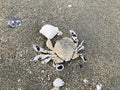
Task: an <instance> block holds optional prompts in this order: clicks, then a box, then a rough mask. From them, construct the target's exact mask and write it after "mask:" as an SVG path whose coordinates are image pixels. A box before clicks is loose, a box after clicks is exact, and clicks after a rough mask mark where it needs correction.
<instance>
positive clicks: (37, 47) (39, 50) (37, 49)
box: [33, 45, 52, 53]
mask: <svg viewBox="0 0 120 90" xmlns="http://www.w3.org/2000/svg"><path fill="white" fill-rule="evenodd" d="M33 49H34V50H35V51H36V52H41V53H52V51H48V50H45V49H43V48H41V47H39V46H37V45H33Z"/></svg>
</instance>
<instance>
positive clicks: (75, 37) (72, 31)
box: [69, 30, 78, 43]
mask: <svg viewBox="0 0 120 90" xmlns="http://www.w3.org/2000/svg"><path fill="white" fill-rule="evenodd" d="M69 32H70V34H71V35H72V39H73V41H74V43H78V38H77V34H76V32H75V31H74V30H69Z"/></svg>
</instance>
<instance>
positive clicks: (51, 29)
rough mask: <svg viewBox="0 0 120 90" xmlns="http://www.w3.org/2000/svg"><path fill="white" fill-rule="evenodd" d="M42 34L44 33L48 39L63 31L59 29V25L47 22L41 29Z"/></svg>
mask: <svg viewBox="0 0 120 90" xmlns="http://www.w3.org/2000/svg"><path fill="white" fill-rule="evenodd" d="M39 32H40V33H41V34H43V35H44V36H45V37H46V38H47V39H52V38H54V37H55V36H56V35H57V34H58V35H59V34H60V33H61V34H62V32H61V31H59V29H58V27H55V26H52V25H49V24H46V25H44V26H43V27H42V28H41V29H40V31H39Z"/></svg>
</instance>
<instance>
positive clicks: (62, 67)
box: [55, 64, 64, 71]
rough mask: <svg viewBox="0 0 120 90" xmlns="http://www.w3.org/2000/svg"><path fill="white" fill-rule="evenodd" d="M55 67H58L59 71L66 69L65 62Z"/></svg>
mask: <svg viewBox="0 0 120 90" xmlns="http://www.w3.org/2000/svg"><path fill="white" fill-rule="evenodd" d="M55 68H56V70H57V71H62V70H63V69H64V65H63V64H57V65H56V66H55Z"/></svg>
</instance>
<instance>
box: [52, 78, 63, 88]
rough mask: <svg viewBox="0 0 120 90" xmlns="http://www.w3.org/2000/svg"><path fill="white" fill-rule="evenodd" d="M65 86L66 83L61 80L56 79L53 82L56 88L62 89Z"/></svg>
mask: <svg viewBox="0 0 120 90" xmlns="http://www.w3.org/2000/svg"><path fill="white" fill-rule="evenodd" d="M64 84H65V82H64V81H63V80H62V79H60V78H56V79H55V80H54V81H53V86H55V87H62V86H63V85H64Z"/></svg>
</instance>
